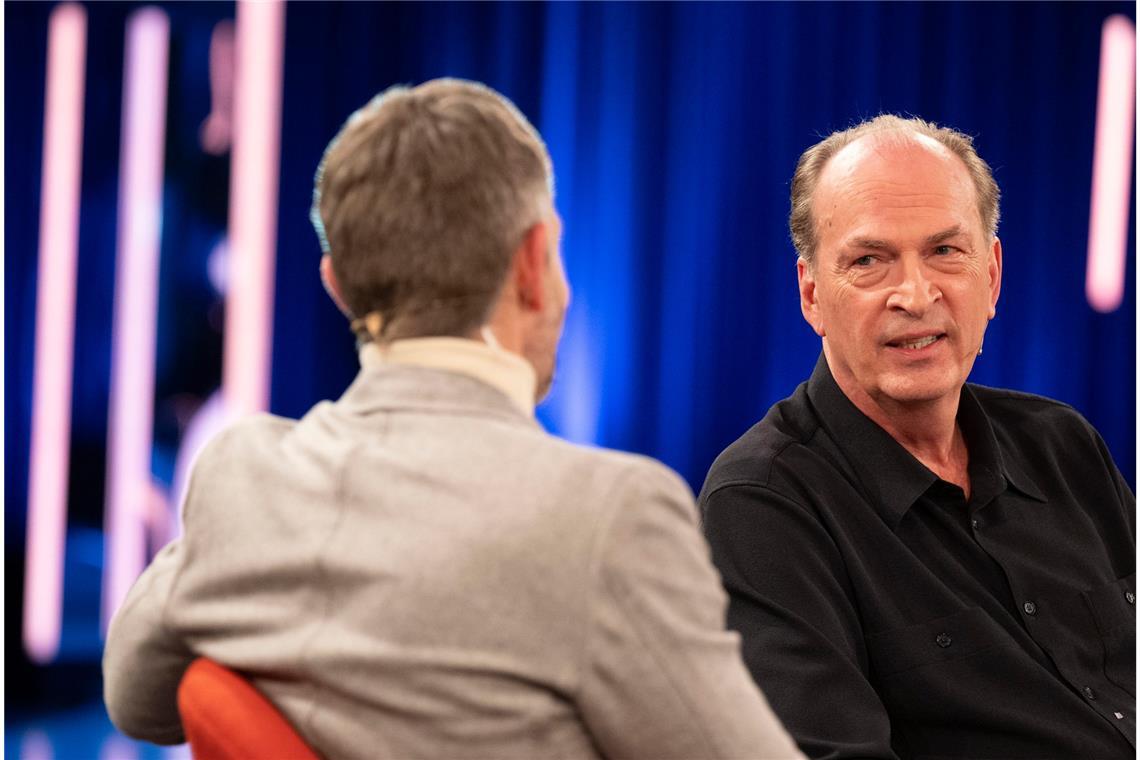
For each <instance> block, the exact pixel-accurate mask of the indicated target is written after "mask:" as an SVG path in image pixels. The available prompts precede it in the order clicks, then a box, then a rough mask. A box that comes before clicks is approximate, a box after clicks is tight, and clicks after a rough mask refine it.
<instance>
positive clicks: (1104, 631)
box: [1083, 573, 1136, 696]
mask: <svg viewBox="0 0 1140 760" xmlns="http://www.w3.org/2000/svg"><path fill="white" fill-rule="evenodd" d="M1083 596H1084V599H1085V603H1086V604H1087V605H1088V607H1089V609H1090V610H1091V611H1092V615H1093V620H1094V621H1095V622H1096V627H1097V630H1098V631H1099V632H1100V638H1101V643H1102V644H1103V645H1104V675H1105V677H1106V678H1108V680H1110V681H1112V682H1113V683H1115V684H1116V685H1117V686H1119V687H1120V688H1122V689H1124V690H1125V691H1127V692H1128V693H1129V694H1131V695H1133V696H1136V574H1135V573H1133V574H1132V575H1129V576H1127V577H1125V578H1121V579H1119V580H1116V581H1113V582H1112V583H1107V584H1105V585H1103V586H1097V587H1096V588H1092V589H1089V590H1088V591H1085V592H1084V594H1083Z"/></svg>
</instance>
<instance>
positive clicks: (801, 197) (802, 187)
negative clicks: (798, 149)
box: [788, 114, 1001, 264]
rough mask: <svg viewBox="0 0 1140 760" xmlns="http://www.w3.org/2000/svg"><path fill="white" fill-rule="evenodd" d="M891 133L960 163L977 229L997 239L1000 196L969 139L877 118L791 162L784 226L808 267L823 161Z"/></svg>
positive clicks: (912, 121) (919, 123) (914, 122)
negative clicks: (932, 144)
mask: <svg viewBox="0 0 1140 760" xmlns="http://www.w3.org/2000/svg"><path fill="white" fill-rule="evenodd" d="M890 132H894V133H898V134H899V136H900V137H905V136H906V135H908V134H915V135H923V136H925V137H929V138H931V139H932V140H935V141H937V142H938V143H940V144H941V145H943V146H945V147H946V148H947V149H948V150H949V151H950V152H951V153H953V154H954V155H955V156H957V157H958V158H960V159H961V160H962V163H963V164H965V165H966V171H967V172H969V174H970V179H971V180H972V181H973V183H974V190H975V193H976V194H977V202H978V214H979V216H980V217H981V220H982V228H983V229H985V230H987V231H988V232H989V233H990V235H991V236H994V235H997V228H998V221H999V219H1000V216H1001V209H1000V203H1001V191H1000V190H999V189H998V186H997V182H995V181H994V175H993V171H992V170H991V169H990V166H989V164H987V163H986V162H985V160H983V159H982V157H981V156H979V155H978V152H977V150H975V149H974V138H972V137H970V136H969V135H967V134H964V133H962V132H959V131H958V130H956V129H952V128H950V127H940V126H938V125H937V124H933V123H931V122H929V121H925V120H923V119H919V118H913V117H911V118H903V117H901V116H894V115H892V114H881V115H879V116H876V117H875V118H873V119H870V120H868V121H864V122H862V123H860V124H856V125H855V126H853V127H851V128H849V129H844V130H841V131H838V132H832V133H831V134H830V135H828V136H827V137H826V138H824V139H823V140H821V141H820V142H818V143H816V144H815V145H813V146H811V147H810V148H808V149H807V150H805V151H804V152H803V155H801V156H800V160H799V161H798V162H797V163H796V171H795V174H794V175H792V210H791V214H790V215H789V217H788V226H789V227H790V228H791V233H792V245H794V246H795V247H796V252H797V253H798V254H799V255H800V258H802V259H804V260H805V261H806V262H808V263H809V264H811V263H813V262H814V260H815V250H816V246H817V245H818V244H819V238H818V235H817V234H816V220H815V217H814V216H813V215H812V199H813V196H814V195H815V188H816V185H818V184H819V178H820V175H822V174H823V170H824V167H826V166H827V162H828V161H830V160H831V158H832V157H833V156H834V155H835V154H837V153H838V152H839V151H841V150H842V149H843V148H845V147H846V146H848V145H850V144H851V143H853V142H855V141H856V140H858V139H859V138H860V137H863V136H865V135H869V134H878V133H890Z"/></svg>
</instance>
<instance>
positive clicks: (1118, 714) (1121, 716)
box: [1112, 712, 1124, 720]
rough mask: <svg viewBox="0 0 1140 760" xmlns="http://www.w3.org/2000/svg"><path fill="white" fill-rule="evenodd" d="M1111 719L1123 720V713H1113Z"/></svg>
mask: <svg viewBox="0 0 1140 760" xmlns="http://www.w3.org/2000/svg"><path fill="white" fill-rule="evenodd" d="M1112 717H1114V718H1116V719H1117V720H1124V713H1119V712H1114V713H1113V714H1112Z"/></svg>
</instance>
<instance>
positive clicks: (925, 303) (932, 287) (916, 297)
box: [887, 257, 942, 317]
mask: <svg viewBox="0 0 1140 760" xmlns="http://www.w3.org/2000/svg"><path fill="white" fill-rule="evenodd" d="M928 275H929V272H927V271H926V270H925V268H924V266H923V263H922V261H921V260H915V259H908V258H906V257H904V258H903V259H902V260H900V261H899V266H898V272H897V278H898V279H897V281H896V282H895V284H894V287H893V288H892V290H891V294H890V296H889V298H888V299H887V306H888V307H889V308H891V309H899V310H900V311H905V312H907V313H908V314H910V315H911V316H914V317H921V316H923V315H924V314H926V311H927V310H928V309H929V308H930V307H931V306H932V305H933V304H934V303H936V302H937V301H939V300H940V299H941V298H942V291H941V290H939V289H938V285H937V284H935V282H934V281H933V280H931V279H930V278H929V276H928Z"/></svg>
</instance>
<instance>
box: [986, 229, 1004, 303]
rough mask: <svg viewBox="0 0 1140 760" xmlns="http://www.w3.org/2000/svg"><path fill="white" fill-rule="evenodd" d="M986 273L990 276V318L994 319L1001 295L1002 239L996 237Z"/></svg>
mask: <svg viewBox="0 0 1140 760" xmlns="http://www.w3.org/2000/svg"><path fill="white" fill-rule="evenodd" d="M986 273H987V274H988V275H989V278H990V319H993V318H994V317H995V316H997V302H998V296H1000V295H1001V240H999V239H998V238H996V237H995V238H994V247H993V251H991V255H990V262H989V264H988V265H987V268H986Z"/></svg>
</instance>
